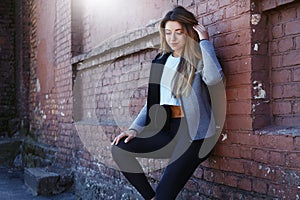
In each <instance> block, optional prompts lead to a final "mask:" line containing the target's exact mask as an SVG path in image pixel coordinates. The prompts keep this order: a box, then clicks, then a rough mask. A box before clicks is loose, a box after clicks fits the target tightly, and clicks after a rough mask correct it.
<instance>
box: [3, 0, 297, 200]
mask: <svg viewBox="0 0 300 200" xmlns="http://www.w3.org/2000/svg"><path fill="white" fill-rule="evenodd" d="M26 2H28V4H25V3H24V5H23V7H24V9H23V10H22V12H21V10H19V11H18V12H20V13H25V14H26V13H27V14H28V13H30V31H28V33H29V34H30V38H29V39H30V43H28V41H27V43H26V38H28V37H29V36H28V35H26V34H25V33H24V35H23V36H22V37H23V39H22V40H23V41H25V42H24V43H23V46H18V47H17V48H22V49H23V54H27V55H28V54H29V53H30V59H29V61H30V62H29V61H27V60H26V57H25V56H24V57H22V55H21V53H20V54H16V57H18V58H23V64H22V63H17V65H16V66H18V69H22V70H23V71H22V75H24V77H23V79H22V80H24V82H26V80H28V79H29V77H26V73H28V70H29V69H28V65H29V66H30V80H29V81H27V82H28V83H24V84H20V85H19V86H18V89H20V88H26V87H27V88H28V90H29V92H30V93H29V98H28V105H29V106H28V108H27V109H28V111H26V108H25V107H24V108H23V109H20V112H21V113H20V116H22V117H21V118H25V116H26V115H28V116H29V119H30V131H31V136H32V137H33V138H34V139H35V142H38V143H47V146H49V147H57V152H56V153H53V151H51V152H52V155H55V156H56V157H55V158H53V160H56V161H57V162H59V163H61V164H63V165H64V166H65V167H66V168H71V169H72V170H74V171H75V176H76V179H75V180H76V181H75V188H76V191H77V192H78V193H79V194H80V195H81V196H82V197H83V198H84V199H109V198H112V199H126V198H127V199H128V198H133V197H139V195H138V194H137V192H136V191H135V190H134V189H133V188H132V187H131V186H130V185H129V184H128V182H127V181H126V180H125V179H124V177H123V176H122V175H121V174H120V172H119V171H118V170H115V167H116V166H115V165H114V162H113V161H112V159H111V155H110V142H111V140H112V138H113V137H114V136H115V135H116V134H118V133H119V132H120V131H121V130H123V129H126V128H127V127H128V125H129V124H130V122H131V121H132V119H134V117H135V116H136V115H137V113H138V112H139V110H140V108H141V106H142V105H143V103H144V102H145V98H146V95H147V94H146V92H147V81H148V77H149V70H150V62H151V59H153V58H154V56H155V55H156V53H157V48H158V46H159V37H158V32H157V29H156V28H155V27H154V26H153V23H152V25H151V23H150V25H149V26H148V27H145V26H143V27H141V28H139V29H136V30H133V31H131V30H127V29H126V31H127V32H124V33H122V34H119V35H118V36H115V37H113V38H111V39H110V40H105V41H103V42H102V43H101V44H100V45H99V46H98V47H96V46H97V45H96V41H99V38H97V36H95V35H91V34H93V33H95V30H97V28H99V27H101V20H103V19H99V20H100V22H99V24H98V23H97V24H94V23H92V22H93V20H95V19H94V18H92V16H91V13H90V12H87V11H88V10H86V8H85V9H82V10H81V9H80V8H81V6H82V2H81V3H79V1H71V0H61V1H49V2H48V1H37V0H31V1H26ZM76 2H77V3H76ZM157 2H158V1H157ZM291 2H292V3H291ZM173 3H175V1H168V2H167V3H165V4H157V5H161V6H165V7H164V8H163V9H162V10H168V9H169V7H168V5H169V4H173ZM176 3H178V4H181V5H185V6H187V7H188V9H189V10H191V11H193V12H194V13H195V14H196V15H197V17H198V19H199V20H200V22H201V23H203V24H204V25H205V26H206V27H207V28H208V31H209V33H210V35H211V41H212V42H213V43H214V45H215V47H216V52H217V55H218V57H219V59H220V62H221V64H222V66H223V69H224V72H225V75H226V94H227V116H226V121H225V128H224V131H223V133H222V135H221V137H220V141H219V143H218V145H217V146H216V149H215V150H214V153H213V156H212V157H210V158H209V159H208V160H207V161H205V162H204V163H203V164H201V166H199V168H198V169H197V170H196V172H195V173H194V175H193V177H192V178H191V179H190V180H189V181H188V182H187V184H186V186H185V188H184V189H183V191H182V192H181V193H180V195H179V199H212V198H215V199H276V198H278V199H295V198H296V199H297V198H299V189H298V188H297V187H298V185H300V183H299V179H298V178H297V177H299V176H300V175H299V173H300V169H299V166H300V160H299V145H300V139H299V135H300V133H299V129H298V128H295V126H297V125H298V126H299V114H300V106H299V104H300V101H299V91H300V88H299V84H298V83H299V80H300V79H299V75H300V71H299V59H298V58H299V47H300V39H299V38H300V37H299V19H298V18H299V14H300V13H299V11H300V9H299V3H298V2H296V1H290V0H289V1H279V0H278V1H272V0H270V1H268V0H264V1H250V0H247V1H238V0H231V1H230V0H222V1H221V0H213V1H177V2H176ZM0 4H1V5H2V4H9V3H8V1H3V2H2V3H0ZM141 4H142V3H141ZM86 5H88V4H86ZM86 5H84V6H86ZM11 6H12V7H11V8H10V7H4V6H1V11H3V12H9V13H10V12H12V9H13V5H11ZM17 6H20V5H19V4H18V5H17ZM142 6H145V5H142ZM28 7H29V8H30V9H28V10H29V11H28V10H26V9H25V8H28ZM46 7H47V8H48V9H47V8H46ZM5 9H6V10H5ZM44 9H47V11H48V12H49V13H48V15H47V17H46V16H45V13H46V12H45V13H43V10H44ZM8 10H10V11H8ZM156 12H158V11H157V10H156ZM0 13H1V12H0ZM20 13H19V15H20ZM12 15H13V14H12V13H11V14H10V15H8V16H10V17H9V18H10V19H12V18H13V16H12ZM5 20H8V21H6V23H8V24H9V22H10V21H9V19H6V18H5ZM125 20H129V19H125ZM136 20H138V19H136ZM143 20H145V19H143ZM150 20H153V19H149V21H150ZM155 20H156V19H155ZM23 21H24V22H26V18H24V19H23ZM19 23H20V22H19ZM105 23H106V22H105ZM105 23H104V24H105ZM4 24H5V23H4ZM137 24H138V23H137ZM154 24H155V23H154ZM43 26H47V29H46V27H44V28H45V29H43ZM12 27H13V26H11V27H10V28H12ZM26 28H27V29H29V28H28V27H26V26H25V25H24V26H23V29H26ZM27 29H26V30H27ZM5 30H8V31H11V32H13V31H14V29H13V28H12V29H5ZM43 30H47V31H45V32H47V33H45V32H43ZM105 31H106V32H107V30H105ZM111 31H112V34H113V32H114V30H111ZM2 33H3V34H2ZM20 34H21V31H20V30H19V29H18V31H17V37H18V38H19V37H21V35H20ZM2 37H8V35H7V33H6V32H0V41H2V42H8V41H9V42H10V43H9V45H5V47H6V48H10V47H11V48H13V47H12V45H13V39H12V40H2ZM43 39H46V40H45V41H46V42H45V41H43ZM104 39H105V38H103V40H104ZM29 44H30V49H29V50H30V52H28V51H29V50H28V49H27V48H28V46H29ZM0 46H1V44H0ZM26 49H27V50H26ZM4 50H5V52H6V49H3V48H2V46H1V52H3V51H4ZM43 50H49V52H48V53H47V51H43ZM7 52H8V53H7V54H1V55H3V56H6V57H5V58H3V59H2V57H1V59H2V60H1V63H3V62H4V61H5V62H7V64H10V65H14V64H13V62H14V59H12V60H11V61H9V62H8V61H7V60H9V58H10V56H12V57H13V56H14V55H13V54H12V52H14V51H12V50H9V49H8V50H7ZM27 64H28V65H27ZM2 66H4V65H2V64H1V70H2ZM45 66H46V67H45ZM26 67H27V68H26ZM4 72H5V73H6V74H7V73H10V72H11V71H10V70H6V68H5V70H4ZM45 72H47V73H45ZM5 73H4V74H5ZM18 76H19V77H20V78H22V77H21V74H19V75H18ZM7 77H9V78H7V79H8V80H10V81H13V80H14V79H13V78H12V77H13V76H12V75H8V76H7ZM3 80H4V79H3ZM1 81H2V79H1ZM1 88H4V87H2V84H1ZM49 88H50V89H49ZM6 91H8V90H6ZM264 92H266V93H264ZM14 93H15V91H13V90H11V94H14ZM18 95H19V96H22V97H23V98H24V99H26V94H24V96H25V97H24V96H23V95H22V93H21V92H20V93H18ZM1 98H2V96H1ZM3 98H4V97H3ZM5 98H8V96H6V97H5ZM19 105H20V106H22V105H21V104H20V103H19ZM10 109H13V106H12V107H10ZM26 112H28V113H26ZM10 113H13V112H10ZM1 117H2V115H1ZM268 125H273V126H272V127H269V128H266V126H268ZM278 125H282V126H283V125H288V126H293V127H294V128H287V127H279V126H278ZM257 128H262V129H259V130H256V131H255V129H257ZM31 146H32V147H31V148H32V149H36V148H37V147H43V145H42V144H37V145H35V146H34V145H31ZM51 149H52V150H54V151H56V148H51ZM41 151H42V150H41ZM43 153H45V152H41V153H39V152H37V155H38V156H39V157H43V156H45V155H42V154H43ZM45 157H47V156H45ZM48 157H49V156H48ZM25 158H28V159H30V156H27V157H25ZM51 158H52V157H51ZM32 159H33V158H32ZM26 162H27V161H26ZM28 163H30V160H28ZM141 163H142V165H143V167H144V168H145V170H146V171H148V172H149V173H148V176H149V179H150V180H151V183H152V184H153V186H156V185H157V182H158V180H159V179H160V176H161V173H162V170H158V171H155V172H153V171H152V170H153V169H157V168H163V167H164V166H165V164H166V163H165V162H164V161H160V160H159V161H154V160H151V159H150V160H146V159H145V160H143V159H142V160H141ZM50 164H51V163H50ZM297 195H298V196H297Z"/></svg>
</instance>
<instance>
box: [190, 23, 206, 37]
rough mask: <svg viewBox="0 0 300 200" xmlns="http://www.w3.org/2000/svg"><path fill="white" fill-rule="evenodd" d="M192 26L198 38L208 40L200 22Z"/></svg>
mask: <svg viewBox="0 0 300 200" xmlns="http://www.w3.org/2000/svg"><path fill="white" fill-rule="evenodd" d="M193 28H194V29H195V31H197V33H198V35H199V38H200V40H209V35H208V32H207V30H206V28H205V27H204V26H203V25H202V24H198V25H194V26H193Z"/></svg>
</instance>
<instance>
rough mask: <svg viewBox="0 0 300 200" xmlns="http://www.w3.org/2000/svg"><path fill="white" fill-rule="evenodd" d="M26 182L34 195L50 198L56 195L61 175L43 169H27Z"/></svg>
mask: <svg viewBox="0 0 300 200" xmlns="http://www.w3.org/2000/svg"><path fill="white" fill-rule="evenodd" d="M24 181H25V185H26V186H27V187H28V188H29V189H30V190H31V192H32V194H33V195H35V196H37V195H46V196H48V195H52V194H56V190H57V189H56V188H57V183H58V181H59V174H56V173H53V172H48V171H46V170H45V169H43V168H26V169H25V174H24Z"/></svg>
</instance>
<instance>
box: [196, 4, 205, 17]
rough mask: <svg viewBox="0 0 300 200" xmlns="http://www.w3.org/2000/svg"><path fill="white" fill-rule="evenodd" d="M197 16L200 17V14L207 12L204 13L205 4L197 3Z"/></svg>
mask: <svg viewBox="0 0 300 200" xmlns="http://www.w3.org/2000/svg"><path fill="white" fill-rule="evenodd" d="M196 7H197V14H198V15H202V14H205V13H206V12H207V11H206V8H207V6H206V3H198V4H197V6H196Z"/></svg>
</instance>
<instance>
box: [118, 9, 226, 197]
mask: <svg viewBox="0 0 300 200" xmlns="http://www.w3.org/2000/svg"><path fill="white" fill-rule="evenodd" d="M160 36H161V53H160V54H158V55H157V56H156V58H155V59H154V60H153V61H152V66H151V72H150V78H149V87H148V96H147V102H146V104H145V106H144V107H143V108H142V110H141V111H140V113H139V115H138V116H137V118H136V119H135V120H134V122H133V123H132V125H131V126H130V128H129V129H128V130H127V131H124V132H122V133H120V134H119V135H118V136H117V137H116V138H115V139H114V140H113V142H112V145H113V146H112V155H113V158H114V160H115V162H116V163H117V165H118V167H119V168H120V170H121V171H122V173H123V174H124V176H125V177H126V178H127V179H128V181H129V182H130V183H131V184H132V185H133V186H134V187H135V188H136V189H137V190H138V191H139V192H140V194H141V195H142V196H143V197H144V198H145V199H156V200H168V199H175V198H176V197H177V195H178V193H179V192H180V190H181V189H182V188H183V187H184V185H185V183H186V182H187V181H188V179H189V178H190V177H191V176H192V174H193V172H194V171H195V169H196V168H197V166H198V165H199V164H200V163H201V162H203V161H204V160H205V159H206V158H207V157H208V155H209V152H207V153H205V156H199V155H200V154H201V151H203V148H201V147H202V146H203V143H204V141H205V140H211V139H212V138H213V136H214V135H215V133H216V124H215V121H214V117H213V114H212V109H211V100H210V96H209V92H208V88H207V85H214V84H217V83H219V82H220V81H222V78H223V72H222V69H221V66H220V64H219V62H218V60H217V57H216V55H215V52H214V48H213V46H212V43H211V42H210V41H209V35H208V32H207V31H206V29H205V27H204V26H203V25H201V24H199V23H198V21H197V19H196V18H195V16H194V15H193V14H192V13H191V12H189V11H187V10H186V9H185V8H183V7H181V6H178V7H176V8H174V9H173V10H172V11H170V12H168V13H167V14H166V16H165V17H164V18H163V19H162V21H161V23H160ZM202 155H203V152H202ZM136 157H150V158H170V161H169V164H168V166H167V167H166V168H165V170H164V173H163V175H162V178H161V180H160V182H159V183H158V186H157V188H156V190H153V188H152V187H151V185H150V184H149V182H148V180H147V178H146V176H145V174H144V172H143V170H142V167H141V166H140V164H139V162H138V161H137V159H136Z"/></svg>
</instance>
